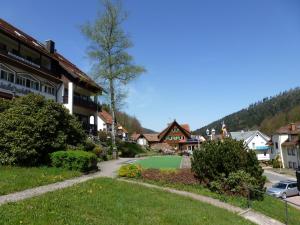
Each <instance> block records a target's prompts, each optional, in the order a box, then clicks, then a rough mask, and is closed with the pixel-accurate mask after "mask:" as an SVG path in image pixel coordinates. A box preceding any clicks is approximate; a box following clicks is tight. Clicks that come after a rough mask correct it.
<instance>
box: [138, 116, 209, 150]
mask: <svg viewBox="0 0 300 225" xmlns="http://www.w3.org/2000/svg"><path fill="white" fill-rule="evenodd" d="M197 137H198V136H196V137H194V136H192V134H191V130H190V127H189V125H188V124H178V123H177V121H176V120H174V121H173V122H172V123H170V124H168V126H167V127H166V128H165V129H164V130H163V131H162V132H160V133H155V134H134V135H133V136H132V139H133V140H134V141H136V142H137V143H138V144H140V145H142V146H149V147H153V146H158V145H157V144H159V143H164V148H166V146H169V148H170V149H172V150H175V151H176V152H183V151H188V150H194V149H196V148H198V147H199V145H200V144H201V143H202V142H203V141H204V139H203V137H202V138H201V139H198V138H197Z"/></svg>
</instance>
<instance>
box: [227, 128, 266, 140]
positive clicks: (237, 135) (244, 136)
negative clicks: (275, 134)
mask: <svg viewBox="0 0 300 225" xmlns="http://www.w3.org/2000/svg"><path fill="white" fill-rule="evenodd" d="M229 133H230V136H231V138H232V139H235V140H237V141H247V140H248V139H249V138H251V139H252V138H253V137H254V136H255V135H256V134H259V135H261V136H262V137H263V138H264V139H265V140H266V141H269V140H270V137H268V136H267V135H265V134H263V133H262V132H260V131H259V130H252V131H235V132H229Z"/></svg>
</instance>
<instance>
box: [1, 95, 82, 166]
mask: <svg viewBox="0 0 300 225" xmlns="http://www.w3.org/2000/svg"><path fill="white" fill-rule="evenodd" d="M5 104H6V103H5ZM5 104H4V105H5ZM2 105H3V104H2ZM1 107H2V106H1ZM2 108H4V111H3V112H0V164H12V165H21V166H32V165H37V164H41V163H45V162H47V161H48V160H49V158H48V157H49V153H51V152H54V151H56V150H61V149H66V146H67V145H73V146H76V145H78V144H82V143H83V142H84V141H85V139H86V135H85V132H84V131H83V129H82V126H81V124H80V123H79V122H78V121H77V120H76V118H75V117H74V116H72V115H71V114H70V113H69V112H68V110H67V109H65V108H64V107H63V106H62V105H61V104H59V103H56V102H54V101H51V100H46V99H45V98H44V97H43V96H41V95H35V94H29V95H26V96H24V97H20V98H16V99H14V100H12V101H11V103H10V104H9V106H8V105H5V106H3V107H2Z"/></svg>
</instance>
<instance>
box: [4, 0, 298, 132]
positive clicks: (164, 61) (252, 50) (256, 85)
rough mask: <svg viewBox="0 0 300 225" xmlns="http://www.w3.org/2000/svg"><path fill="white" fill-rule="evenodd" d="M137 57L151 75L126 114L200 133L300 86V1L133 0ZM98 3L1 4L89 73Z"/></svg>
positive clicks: (134, 87) (129, 25)
mask: <svg viewBox="0 0 300 225" xmlns="http://www.w3.org/2000/svg"><path fill="white" fill-rule="evenodd" d="M123 2H124V8H125V9H126V10H127V11H129V15H130V16H129V20H128V21H127V22H126V23H125V24H124V28H125V29H126V31H127V32H128V33H129V34H130V37H131V39H132V41H133V42H134V47H133V48H132V49H131V50H130V53H131V54H132V55H133V56H134V57H135V61H136V62H137V63H138V64H141V65H144V66H145V67H146V69H147V73H146V74H144V75H142V76H140V77H139V78H138V79H137V80H136V81H134V82H133V83H132V84H131V85H130V86H129V97H128V99H127V105H126V107H125V108H124V110H125V111H127V112H128V113H130V114H132V115H135V116H137V117H138V118H139V119H140V121H141V122H142V124H143V126H145V127H147V128H152V129H154V130H157V131H160V130H162V129H163V128H164V127H165V126H166V124H167V123H168V122H170V121H171V120H173V119H175V118H176V119H177V121H179V122H182V123H189V124H190V126H191V128H192V129H196V128H199V127H201V126H203V125H206V124H207V123H210V122H212V121H214V120H216V119H219V118H221V117H223V116H225V115H227V114H229V113H232V112H235V111H237V110H239V109H241V108H244V107H246V106H248V105H249V104H250V103H253V102H255V101H257V100H260V99H262V98H264V97H267V96H272V95H275V94H277V93H279V92H281V91H284V90H287V89H290V88H293V87H296V86H299V83H300V1H299V0H251V1H241V0H227V1H224V0H206V1H200V0H176V1H174V0H164V1H162V0H151V1H146V0H126V1H123ZM99 8H100V4H99V1H98V0H88V1H87V0H85V1H84V0H77V1H71V0H51V1H42V0H26V1H22V0H1V8H0V15H1V17H2V18H3V19H5V20H7V21H8V22H10V23H12V24H13V25H15V26H17V27H18V28H20V29H21V30H23V31H25V32H26V33H28V34H30V35H32V36H33V37H35V38H37V39H38V40H40V41H44V40H46V39H53V40H54V41H55V42H56V48H57V50H58V51H59V52H61V53H62V54H63V55H65V56H66V57H67V58H68V59H70V60H71V61H72V62H73V63H75V64H76V65H78V66H79V67H80V68H81V69H82V70H84V71H85V72H89V69H90V63H89V60H88V59H87V58H86V48H87V46H88V42H87V40H86V39H85V38H84V37H83V35H82V34H81V33H80V30H79V26H80V25H81V24H83V23H84V22H86V21H93V19H94V18H95V17H96V14H97V10H98V9H99Z"/></svg>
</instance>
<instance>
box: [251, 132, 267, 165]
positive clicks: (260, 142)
mask: <svg viewBox="0 0 300 225" xmlns="http://www.w3.org/2000/svg"><path fill="white" fill-rule="evenodd" d="M268 141H269V140H266V139H265V138H263V137H262V135H261V134H260V133H257V134H256V135H255V136H254V137H253V136H252V137H250V138H249V139H247V140H246V143H248V144H247V146H248V148H249V149H252V150H254V151H255V153H256V156H257V159H258V160H270V150H257V148H259V147H269V146H268V145H267V142H268ZM265 153H266V154H265Z"/></svg>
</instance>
